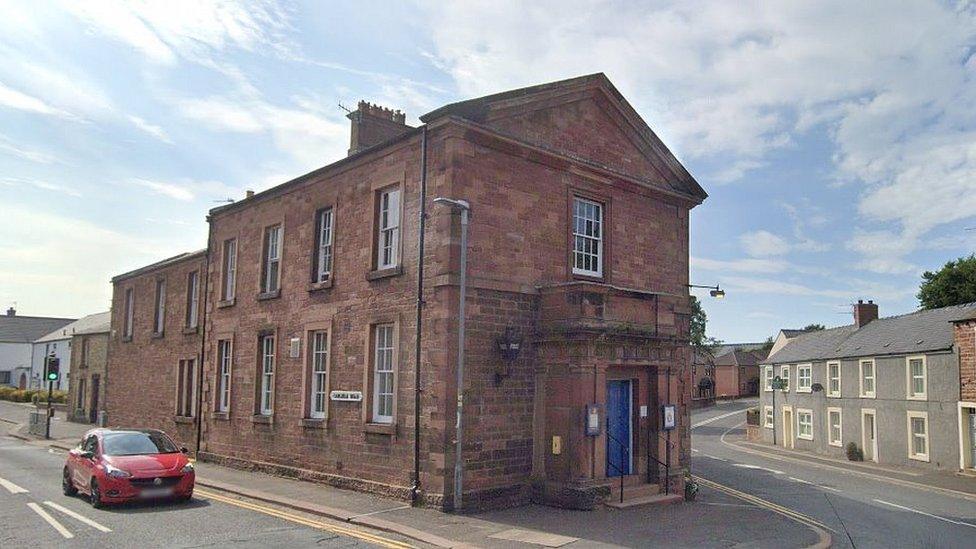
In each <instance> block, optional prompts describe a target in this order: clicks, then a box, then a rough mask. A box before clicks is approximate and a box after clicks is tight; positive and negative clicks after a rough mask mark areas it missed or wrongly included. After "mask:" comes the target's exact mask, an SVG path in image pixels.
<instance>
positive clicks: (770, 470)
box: [732, 463, 786, 475]
mask: <svg viewBox="0 0 976 549" xmlns="http://www.w3.org/2000/svg"><path fill="white" fill-rule="evenodd" d="M732 467H742V468H743V469H756V470H758V471H767V472H769V473H772V474H774V475H785V474H786V473H784V472H783V471H777V470H776V469H767V468H765V467H760V466H758V465H749V464H748V463H733V464H732Z"/></svg>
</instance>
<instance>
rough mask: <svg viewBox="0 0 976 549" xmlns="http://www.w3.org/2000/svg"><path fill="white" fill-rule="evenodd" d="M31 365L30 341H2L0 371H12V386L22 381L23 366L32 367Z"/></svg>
mask: <svg viewBox="0 0 976 549" xmlns="http://www.w3.org/2000/svg"><path fill="white" fill-rule="evenodd" d="M30 366H31V344H30V343H0V371H5V372H11V374H10V386H11V387H16V386H17V383H18V382H19V381H20V379H19V378H20V372H21V371H23V370H22V368H30Z"/></svg>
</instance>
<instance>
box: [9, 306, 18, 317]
mask: <svg viewBox="0 0 976 549" xmlns="http://www.w3.org/2000/svg"><path fill="white" fill-rule="evenodd" d="M16 314H17V309H14V308H13V307H10V308H9V309H7V316H16Z"/></svg>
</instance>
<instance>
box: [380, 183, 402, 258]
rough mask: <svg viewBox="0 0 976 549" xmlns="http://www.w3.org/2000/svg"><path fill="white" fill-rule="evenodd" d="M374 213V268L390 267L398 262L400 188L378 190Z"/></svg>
mask: <svg viewBox="0 0 976 549" xmlns="http://www.w3.org/2000/svg"><path fill="white" fill-rule="evenodd" d="M376 215H377V223H376V229H377V230H376V238H377V241H376V269H377V270H381V269H390V268H393V267H396V266H397V265H399V262H400V189H397V188H394V189H388V190H385V191H382V192H380V196H379V207H378V208H377V211H376Z"/></svg>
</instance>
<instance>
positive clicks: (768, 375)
mask: <svg viewBox="0 0 976 549" xmlns="http://www.w3.org/2000/svg"><path fill="white" fill-rule="evenodd" d="M774 377H776V370H775V367H773V366H763V391H765V392H767V393H771V392H772V391H773V378H774Z"/></svg>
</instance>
